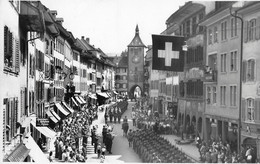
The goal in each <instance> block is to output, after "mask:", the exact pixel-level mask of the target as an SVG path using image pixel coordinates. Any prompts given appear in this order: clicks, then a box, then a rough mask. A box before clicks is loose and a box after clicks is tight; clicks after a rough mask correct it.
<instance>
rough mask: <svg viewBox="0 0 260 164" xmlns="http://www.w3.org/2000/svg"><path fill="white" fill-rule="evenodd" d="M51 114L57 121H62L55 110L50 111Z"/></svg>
mask: <svg viewBox="0 0 260 164" xmlns="http://www.w3.org/2000/svg"><path fill="white" fill-rule="evenodd" d="M50 112H51V114H53V116H54V117H55V118H56V119H57V120H59V121H60V120H61V118H60V116H59V115H58V114H57V113H56V112H55V111H54V110H50Z"/></svg>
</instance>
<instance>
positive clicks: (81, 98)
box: [79, 96, 87, 104]
mask: <svg viewBox="0 0 260 164" xmlns="http://www.w3.org/2000/svg"><path fill="white" fill-rule="evenodd" d="M79 99H80V100H81V101H82V102H83V103H84V104H87V102H86V101H85V100H84V99H83V97H81V96H79Z"/></svg>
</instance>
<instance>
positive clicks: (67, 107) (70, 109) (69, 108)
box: [62, 102, 74, 113]
mask: <svg viewBox="0 0 260 164" xmlns="http://www.w3.org/2000/svg"><path fill="white" fill-rule="evenodd" d="M62 105H64V106H65V107H66V109H67V110H68V111H70V113H73V112H74V110H73V109H72V108H71V107H69V106H68V105H67V104H66V103H65V102H62Z"/></svg>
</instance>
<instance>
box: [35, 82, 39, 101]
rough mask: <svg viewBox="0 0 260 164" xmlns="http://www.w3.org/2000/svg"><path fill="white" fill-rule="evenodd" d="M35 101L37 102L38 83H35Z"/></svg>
mask: <svg viewBox="0 0 260 164" xmlns="http://www.w3.org/2000/svg"><path fill="white" fill-rule="evenodd" d="M34 87H35V100H36V101H38V100H39V90H38V87H39V85H38V81H36V82H35V86H34Z"/></svg>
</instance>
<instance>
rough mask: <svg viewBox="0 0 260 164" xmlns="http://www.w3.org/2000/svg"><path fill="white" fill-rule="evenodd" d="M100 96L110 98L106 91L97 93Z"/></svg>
mask: <svg viewBox="0 0 260 164" xmlns="http://www.w3.org/2000/svg"><path fill="white" fill-rule="evenodd" d="M97 95H98V96H101V97H104V98H106V99H107V98H109V96H108V95H107V94H106V93H105V92H99V93H97Z"/></svg>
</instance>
